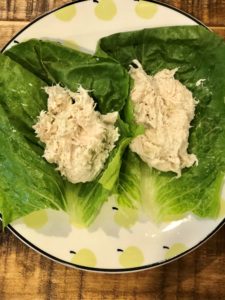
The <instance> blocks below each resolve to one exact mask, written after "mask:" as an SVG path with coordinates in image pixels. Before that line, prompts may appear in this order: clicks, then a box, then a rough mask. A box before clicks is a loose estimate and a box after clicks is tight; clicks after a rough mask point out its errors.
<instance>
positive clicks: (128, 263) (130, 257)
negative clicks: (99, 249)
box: [117, 246, 144, 268]
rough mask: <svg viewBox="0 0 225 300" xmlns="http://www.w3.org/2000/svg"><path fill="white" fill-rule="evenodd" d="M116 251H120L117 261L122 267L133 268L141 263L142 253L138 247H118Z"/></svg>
mask: <svg viewBox="0 0 225 300" xmlns="http://www.w3.org/2000/svg"><path fill="white" fill-rule="evenodd" d="M117 251H119V252H121V254H120V256H119V262H120V265H121V266H122V267H124V268H134V267H140V266H142V265H143V262H144V255H143V253H142V251H141V250H140V249H139V248H138V247H135V246H130V247H128V248H127V249H125V250H122V249H118V250H117Z"/></svg>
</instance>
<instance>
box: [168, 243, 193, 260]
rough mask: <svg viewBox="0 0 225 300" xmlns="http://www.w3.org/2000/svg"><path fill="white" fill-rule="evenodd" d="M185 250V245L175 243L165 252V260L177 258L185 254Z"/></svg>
mask: <svg viewBox="0 0 225 300" xmlns="http://www.w3.org/2000/svg"><path fill="white" fill-rule="evenodd" d="M187 249H188V247H187V246H186V245H185V244H183V243H176V244H174V245H173V246H172V247H170V249H168V250H167V252H166V254H165V259H170V258H173V257H175V256H177V255H178V254H181V253H183V252H185V251H186V250H187Z"/></svg>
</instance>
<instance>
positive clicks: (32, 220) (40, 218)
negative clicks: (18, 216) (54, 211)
mask: <svg viewBox="0 0 225 300" xmlns="http://www.w3.org/2000/svg"><path fill="white" fill-rule="evenodd" d="M23 222H24V223H25V224H26V225H27V227H30V228H33V229H40V228H42V227H43V226H45V225H46V224H47V223H48V215H47V212H46V211H45V210H39V211H35V212H33V213H31V214H29V215H27V216H25V217H24V218H23Z"/></svg>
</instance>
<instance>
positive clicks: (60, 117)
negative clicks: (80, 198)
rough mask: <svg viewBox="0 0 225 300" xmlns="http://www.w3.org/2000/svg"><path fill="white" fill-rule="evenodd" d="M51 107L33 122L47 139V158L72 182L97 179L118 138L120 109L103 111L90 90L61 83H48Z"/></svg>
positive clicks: (39, 132)
mask: <svg viewBox="0 0 225 300" xmlns="http://www.w3.org/2000/svg"><path fill="white" fill-rule="evenodd" d="M45 91H46V93H47V94H48V95H49V98H48V111H47V112H45V111H42V112H41V113H40V116H39V119H38V122H37V124H36V125H34V126H33V128H34V129H35V132H36V134H37V136H38V138H39V139H40V140H41V141H42V142H43V143H45V145H46V148H45V151H44V157H45V159H46V160H47V161H48V162H50V163H55V164H57V165H58V167H57V169H58V170H59V171H60V172H61V174H62V175H63V176H65V177H66V178H67V179H68V180H69V181H70V182H72V183H78V182H89V181H92V180H94V179H95V178H96V177H97V176H98V174H99V173H100V172H101V170H102V169H103V168H104V164H105V162H106V160H107V158H108V156H109V153H110V152H111V151H112V149H113V148H114V147H115V143H116V141H117V140H118V138H119V133H118V128H116V127H115V126H114V125H115V122H116V120H117V117H118V113H117V112H113V113H109V114H107V115H101V114H100V112H97V111H95V103H94V101H93V99H92V98H91V97H90V96H89V94H88V91H86V90H85V89H83V88H82V87H79V89H78V91H77V92H76V93H73V92H71V91H70V90H68V89H64V88H62V87H61V86H59V85H56V86H53V87H46V88H45Z"/></svg>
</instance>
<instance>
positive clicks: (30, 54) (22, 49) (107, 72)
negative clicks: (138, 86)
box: [5, 39, 130, 113]
mask: <svg viewBox="0 0 225 300" xmlns="http://www.w3.org/2000/svg"><path fill="white" fill-rule="evenodd" d="M5 55H8V56H9V57H10V58H11V59H13V60H14V61H16V62H18V63H19V64H21V65H22V66H23V67H24V68H26V69H28V70H29V71H30V72H32V73H34V74H35V75H37V76H38V77H40V78H41V79H42V80H43V81H45V82H46V83H47V84H48V85H52V84H58V83H60V84H61V85H63V86H66V87H68V88H69V89H70V90H72V91H76V90H77V88H78V87H79V85H82V86H83V87H84V88H85V89H87V90H90V92H91V95H92V97H93V98H94V99H95V101H96V102H97V103H98V108H97V109H98V110H99V111H100V112H101V113H108V112H111V111H121V109H122V108H123V107H124V105H125V102H126V100H127V98H128V95H129V84H130V79H129V75H128V73H127V72H126V70H125V69H124V68H123V67H122V66H121V65H120V64H119V63H118V62H116V61H115V60H113V59H111V58H102V57H97V56H92V55H89V54H86V53H82V52H79V51H76V50H74V49H71V48H67V47H64V46H62V45H60V44H59V43H56V42H50V41H41V40H35V39H33V40H29V41H27V42H24V43H21V44H18V45H16V46H14V47H12V48H11V49H9V50H8V51H6V52H5Z"/></svg>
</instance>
